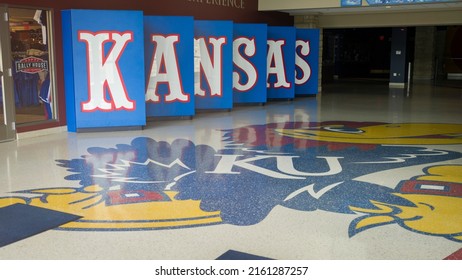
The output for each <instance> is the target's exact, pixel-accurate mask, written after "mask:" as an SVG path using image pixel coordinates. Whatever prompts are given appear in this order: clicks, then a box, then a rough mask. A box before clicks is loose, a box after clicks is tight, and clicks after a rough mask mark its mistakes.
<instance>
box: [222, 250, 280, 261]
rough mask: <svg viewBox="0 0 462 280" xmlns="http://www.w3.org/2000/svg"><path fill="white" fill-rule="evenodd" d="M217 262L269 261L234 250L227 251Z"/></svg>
mask: <svg viewBox="0 0 462 280" xmlns="http://www.w3.org/2000/svg"><path fill="white" fill-rule="evenodd" d="M217 260H271V259H270V258H266V257H261V256H257V255H252V254H247V253H243V252H238V251H234V250H229V251H227V252H226V253H224V254H223V255H221V256H219V257H218V258H217Z"/></svg>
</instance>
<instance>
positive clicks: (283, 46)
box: [266, 26, 295, 99]
mask: <svg viewBox="0 0 462 280" xmlns="http://www.w3.org/2000/svg"><path fill="white" fill-rule="evenodd" d="M294 50H295V27H286V26H270V27H268V53H267V85H266V87H267V89H268V96H267V97H268V98H269V99H293V98H294V96H295V55H294Z"/></svg>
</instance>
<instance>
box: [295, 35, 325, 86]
mask: <svg viewBox="0 0 462 280" xmlns="http://www.w3.org/2000/svg"><path fill="white" fill-rule="evenodd" d="M295 45H296V46H295V94H296V95H313V94H317V93H318V72H319V71H318V70H319V67H318V66H319V29H297V40H296V43H295Z"/></svg>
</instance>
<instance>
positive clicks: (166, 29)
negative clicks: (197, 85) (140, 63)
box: [144, 16, 195, 117]
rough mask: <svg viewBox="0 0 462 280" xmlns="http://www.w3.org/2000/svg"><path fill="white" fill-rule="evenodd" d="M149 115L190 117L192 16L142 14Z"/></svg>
mask: <svg viewBox="0 0 462 280" xmlns="http://www.w3.org/2000/svg"><path fill="white" fill-rule="evenodd" d="M144 43H145V57H146V80H147V86H146V111H147V116H148V117H166V116H193V115H194V113H195V109H194V94H193V93H194V18H193V17H176V16H146V17H144Z"/></svg>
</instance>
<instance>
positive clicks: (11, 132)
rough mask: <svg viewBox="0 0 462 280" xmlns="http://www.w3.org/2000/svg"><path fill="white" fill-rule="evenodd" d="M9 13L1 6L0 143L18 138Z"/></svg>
mask: <svg viewBox="0 0 462 280" xmlns="http://www.w3.org/2000/svg"><path fill="white" fill-rule="evenodd" d="M11 64H12V63H11V43H10V32H9V21H8V12H7V8H6V6H0V142H2V141H8V140H14V139H15V138H16V124H15V120H14V118H15V105H14V92H13V91H14V90H13V74H12V72H13V71H12V68H11Z"/></svg>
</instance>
